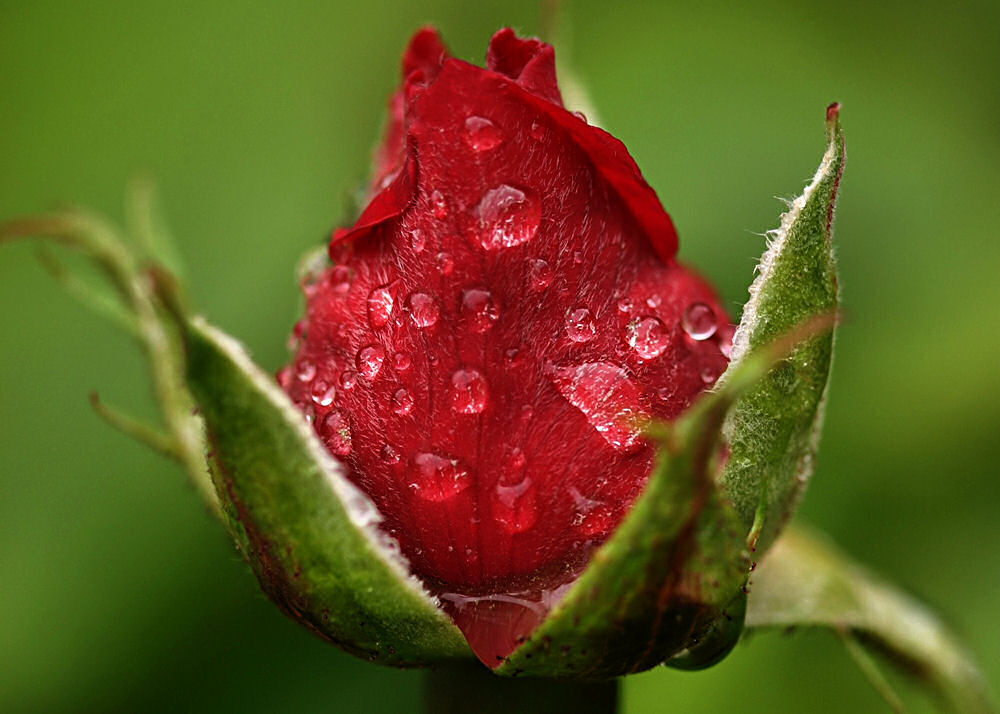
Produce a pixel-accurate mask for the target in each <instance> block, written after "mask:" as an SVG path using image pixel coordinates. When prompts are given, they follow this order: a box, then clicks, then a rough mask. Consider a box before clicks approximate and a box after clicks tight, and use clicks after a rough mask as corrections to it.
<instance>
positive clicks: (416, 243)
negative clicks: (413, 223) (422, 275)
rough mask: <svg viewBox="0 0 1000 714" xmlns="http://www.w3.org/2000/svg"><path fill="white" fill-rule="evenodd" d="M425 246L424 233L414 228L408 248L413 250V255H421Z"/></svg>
mask: <svg viewBox="0 0 1000 714" xmlns="http://www.w3.org/2000/svg"><path fill="white" fill-rule="evenodd" d="M426 245H427V239H426V238H425V237H424V232H423V231H421V230H420V229H419V228H414V229H413V231H412V232H411V233H410V247H411V248H413V252H414V253H423V252H424V246H426Z"/></svg>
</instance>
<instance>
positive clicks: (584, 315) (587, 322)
mask: <svg viewBox="0 0 1000 714" xmlns="http://www.w3.org/2000/svg"><path fill="white" fill-rule="evenodd" d="M566 334H567V335H568V336H569V338H570V339H571V340H573V342H589V341H590V340H592V339H594V335H595V334H597V325H596V324H595V322H594V314H593V313H592V312H591V311H590V310H588V309H587V308H585V307H578V308H575V309H573V310H571V311H570V313H569V314H568V315H567V316H566Z"/></svg>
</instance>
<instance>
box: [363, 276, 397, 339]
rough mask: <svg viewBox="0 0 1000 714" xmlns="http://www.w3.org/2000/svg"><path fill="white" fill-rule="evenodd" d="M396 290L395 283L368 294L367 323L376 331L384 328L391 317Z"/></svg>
mask: <svg viewBox="0 0 1000 714" xmlns="http://www.w3.org/2000/svg"><path fill="white" fill-rule="evenodd" d="M398 289H399V287H398V284H397V283H389V284H388V285H382V286H380V287H377V288H375V289H374V290H372V291H371V292H370V293H369V294H368V322H370V323H371V326H372V327H374V328H375V329H376V330H377V329H378V328H380V327H385V326H386V324H387V323H388V322H389V318H391V317H392V310H393V308H394V307H395V305H396V291H397V290H398Z"/></svg>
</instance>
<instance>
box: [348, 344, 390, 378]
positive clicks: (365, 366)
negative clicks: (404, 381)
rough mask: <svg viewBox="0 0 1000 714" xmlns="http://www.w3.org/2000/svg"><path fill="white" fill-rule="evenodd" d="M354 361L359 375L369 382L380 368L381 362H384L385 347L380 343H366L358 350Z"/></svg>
mask: <svg viewBox="0 0 1000 714" xmlns="http://www.w3.org/2000/svg"><path fill="white" fill-rule="evenodd" d="M355 362H356V364H357V367H358V372H360V373H361V376H362V377H364V378H365V379H367V380H368V381H369V382H371V381H372V380H373V379H375V377H377V376H378V373H379V372H380V371H381V370H382V363H383V362H385V348H384V347H382V345H366V346H365V347H362V348H361V349H360V350H358V355H357V358H356V360H355Z"/></svg>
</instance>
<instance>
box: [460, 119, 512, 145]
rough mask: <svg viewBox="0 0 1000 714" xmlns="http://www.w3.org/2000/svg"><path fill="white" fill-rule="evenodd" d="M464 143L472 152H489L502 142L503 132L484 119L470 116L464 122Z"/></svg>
mask: <svg viewBox="0 0 1000 714" xmlns="http://www.w3.org/2000/svg"><path fill="white" fill-rule="evenodd" d="M465 141H466V143H467V144H468V145H469V146H470V147H472V149H473V150H474V151H489V150H490V149H495V148H496V147H498V146H499V145H500V142H502V141H503V132H501V131H500V130H499V129H498V128H497V126H496V124H494V123H493V122H491V121H490V120H489V119H487V118H486V117H477V116H471V117H469V118H468V119H466V120H465Z"/></svg>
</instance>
